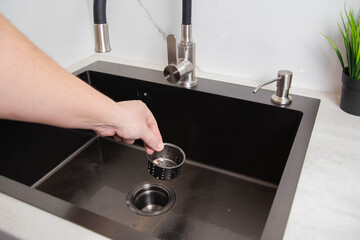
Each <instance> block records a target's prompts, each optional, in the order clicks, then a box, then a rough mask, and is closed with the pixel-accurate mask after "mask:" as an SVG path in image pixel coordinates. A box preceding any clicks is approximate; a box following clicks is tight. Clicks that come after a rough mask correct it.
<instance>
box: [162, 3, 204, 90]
mask: <svg viewBox="0 0 360 240" xmlns="http://www.w3.org/2000/svg"><path fill="white" fill-rule="evenodd" d="M167 52H168V65H167V66H166V67H165V69H164V77H165V79H166V80H167V81H169V82H172V83H177V84H178V85H179V86H182V87H185V88H192V87H195V86H196V85H197V82H198V80H197V78H196V77H195V43H194V42H193V40H192V25H191V0H183V23H182V25H181V39H180V43H179V44H178V46H177V47H176V38H175V35H174V34H169V35H168V36H167ZM177 52H178V53H177Z"/></svg>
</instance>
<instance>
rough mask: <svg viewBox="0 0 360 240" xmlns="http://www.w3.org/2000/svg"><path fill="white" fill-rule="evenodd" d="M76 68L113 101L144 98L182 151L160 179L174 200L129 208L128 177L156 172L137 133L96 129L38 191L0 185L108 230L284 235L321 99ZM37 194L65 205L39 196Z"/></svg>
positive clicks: (168, 235) (139, 178) (120, 68)
mask: <svg viewBox="0 0 360 240" xmlns="http://www.w3.org/2000/svg"><path fill="white" fill-rule="evenodd" d="M101 72H106V73H101ZM77 74H80V75H79V77H80V78H82V79H83V80H84V81H87V82H89V83H90V84H91V85H92V86H94V87H95V88H97V89H98V90H100V91H101V92H103V93H104V94H106V95H108V96H109V97H111V98H112V99H114V100H116V101H121V100H130V99H140V100H142V101H144V102H145V103H146V104H147V105H148V107H149V108H150V109H151V111H152V112H153V113H154V115H155V117H156V119H157V121H158V125H159V128H160V131H161V133H162V135H163V139H164V141H165V142H171V143H174V144H176V145H179V146H180V147H181V148H182V149H183V150H184V151H185V153H186V156H187V159H188V160H187V162H186V164H185V165H184V166H183V168H182V171H181V174H180V175H179V177H178V178H176V179H174V180H171V181H168V182H167V183H168V184H169V185H171V187H172V188H173V189H174V190H175V191H176V197H177V199H176V202H175V204H174V206H173V207H172V209H170V210H169V211H168V212H166V213H163V214H161V215H159V216H155V217H143V216H139V215H136V214H135V213H133V212H132V211H130V210H129V209H128V208H127V206H126V204H125V198H126V194H127V192H128V191H129V190H130V189H131V188H132V187H133V186H134V185H138V184H139V183H140V182H143V181H152V182H154V181H155V182H161V181H159V180H156V179H154V178H153V177H152V176H151V175H149V174H148V173H147V160H146V156H145V152H144V150H143V148H142V143H141V141H137V142H136V145H135V146H126V145H123V144H118V143H114V142H112V141H109V140H107V139H98V138H96V137H93V138H92V142H91V143H89V145H86V148H85V150H83V151H82V152H81V153H79V154H76V155H74V156H73V157H72V160H70V161H68V162H67V164H66V165H65V166H64V167H62V168H61V169H59V170H57V171H56V172H55V173H54V174H52V175H51V176H46V177H45V178H43V179H41V180H40V181H38V182H37V184H36V185H35V186H37V189H38V190H40V191H38V190H34V189H33V190H32V191H29V193H28V194H27V196H23V195H22V194H18V193H17V192H15V191H11V190H9V187H8V186H9V185H13V184H14V183H10V182H7V181H8V180H6V179H3V178H0V183H1V185H0V190H1V191H3V192H6V193H7V194H10V195H12V196H15V197H17V198H20V199H22V200H24V201H26V202H29V203H31V204H33V205H35V206H37V207H40V208H42V209H45V210H47V211H50V212H53V213H54V214H56V215H58V216H61V217H63V218H65V219H68V220H70V221H73V222H75V223H78V224H80V225H82V226H85V227H87V228H89V229H91V230H93V231H96V232H98V233H100V234H103V235H105V236H108V237H110V238H119V237H120V236H130V235H131V236H134V235H133V234H135V233H136V234H137V233H139V232H141V233H144V235H141V236H142V237H144V236H153V237H160V238H161V239H280V238H281V237H282V235H283V233H284V230H285V226H286V222H287V218H288V214H289V212H290V208H291V204H292V200H293V197H294V194H295V189H296V185H297V182H298V178H299V175H300V171H301V167H302V163H303V161H304V157H305V153H306V149H307V146H308V142H309V139H310V135H311V131H312V127H313V124H314V121H315V117H316V113H317V109H318V106H319V100H316V99H311V98H306V97H300V96H296V95H292V96H293V103H292V104H291V105H290V106H288V107H279V106H275V105H273V104H272V103H271V102H270V96H271V95H272V92H271V91H266V90H264V91H261V92H259V93H258V94H257V95H253V94H252V92H251V90H252V89H251V88H248V87H244V86H239V85H233V84H226V83H220V82H215V81H210V80H204V79H199V85H198V86H197V88H196V89H194V90H188V89H182V88H178V87H174V86H170V85H169V84H168V83H166V82H165V81H164V80H163V78H162V73H161V72H159V71H155V70H148V69H141V68H136V67H129V66H124V65H117V64H111V63H104V62H97V63H94V64H92V65H90V66H88V67H86V68H84V69H82V70H80V71H78V73H77ZM28 137H29V139H30V138H31V136H28ZM85 143H86V141H84V144H85ZM49 158H50V159H51V160H52V158H51V157H49ZM68 160H69V159H68ZM2 175H4V174H2ZM5 176H6V175H5ZM10 178H11V177H10ZM13 179H14V178H13ZM15 180H16V181H19V180H18V179H16V178H15ZM3 183H6V184H3ZM19 188H20V187H19ZM24 191H25V190H24ZM26 191H28V190H26ZM44 192H45V193H48V194H51V195H52V196H50V195H47V194H43V193H44ZM30 195H31V196H30ZM39 195H41V196H42V197H41V199H48V200H49V201H50V200H51V202H56V203H58V204H57V206H59V204H60V203H61V204H62V205H64V206H65V205H66V206H67V209H68V210H67V211H62V210H61V211H60V210H59V207H54V204H53V205H52V204H46V203H41V204H40V203H39V201H36V197H37V196H39ZM29 196H30V197H29ZM60 199H62V200H64V201H65V202H64V201H62V200H60ZM59 201H60V202H59ZM43 202H44V201H43ZM61 204H60V205H61ZM84 215H86V216H88V217H86V218H85V217H84ZM89 216H91V217H89ZM90 219H91V220H90ZM94 222H96V223H97V224H94ZM104 226H106V227H104ZM137 236H138V235H137ZM142 237H141V238H142ZM129 238H131V237H129ZM135 239H140V237H135Z"/></svg>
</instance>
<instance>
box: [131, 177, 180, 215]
mask: <svg viewBox="0 0 360 240" xmlns="http://www.w3.org/2000/svg"><path fill="white" fill-rule="evenodd" d="M174 203H175V191H174V190H173V189H172V188H171V187H170V186H168V185H164V184H158V183H142V184H140V185H138V186H135V187H133V188H132V189H131V190H130V191H129V193H128V195H127V197H126V205H127V206H128V207H129V208H130V210H132V211H133V212H135V213H136V214H139V215H142V216H156V215H159V214H162V213H164V212H166V211H168V210H169V209H170V208H171V207H172V206H173V205H174Z"/></svg>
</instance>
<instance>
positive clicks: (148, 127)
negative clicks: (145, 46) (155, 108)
mask: <svg viewBox="0 0 360 240" xmlns="http://www.w3.org/2000/svg"><path fill="white" fill-rule="evenodd" d="M0 118H5V119H13V120H20V121H29V122H38V123H44V124H50V125H54V126H59V127H65V128H81V129H91V130H94V131H95V132H96V133H98V134H99V135H101V136H114V137H115V138H117V139H120V140H123V141H125V142H127V143H133V141H134V140H135V139H138V138H141V139H142V140H143V141H144V142H145V145H146V148H147V152H149V153H151V152H152V151H153V150H161V149H162V147H163V144H162V139H161V135H160V132H159V129H158V127H157V123H156V120H155V118H154V117H153V115H152V113H151V112H150V110H149V109H148V108H147V107H146V105H145V104H143V103H142V102H140V101H125V102H119V103H116V102H114V101H112V100H111V99H110V98H108V97H106V96H105V95H103V94H101V93H100V92H98V91H96V90H95V89H93V88H92V87H90V86H89V85H87V84H86V83H84V82H83V81H81V80H80V79H78V78H76V77H75V76H73V75H72V74H70V73H68V72H67V71H66V70H64V69H63V68H61V67H60V66H59V65H58V64H56V63H55V62H54V61H53V60H52V59H50V58H49V57H48V56H47V55H46V54H44V53H43V52H42V51H41V50H40V49H38V48H37V47H36V46H35V45H34V44H32V43H31V42H30V41H29V40H28V39H27V38H26V37H25V36H24V35H23V34H21V33H20V32H19V31H18V30H17V29H16V28H15V27H14V26H13V25H11V24H10V23H9V22H8V21H7V20H6V19H5V18H4V17H3V16H2V15H1V14H0Z"/></svg>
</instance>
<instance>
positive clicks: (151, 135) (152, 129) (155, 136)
mask: <svg viewBox="0 0 360 240" xmlns="http://www.w3.org/2000/svg"><path fill="white" fill-rule="evenodd" d="M146 116H147V119H146V122H147V127H148V130H147V131H146V132H145V135H144V137H143V141H144V143H145V149H146V152H147V153H148V154H152V152H154V150H155V151H161V150H162V149H163V148H164V144H163V140H162V137H161V134H160V130H159V128H158V125H157V122H156V120H155V118H154V116H153V114H152V113H151V111H150V110H149V109H148V108H147V107H146Z"/></svg>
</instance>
